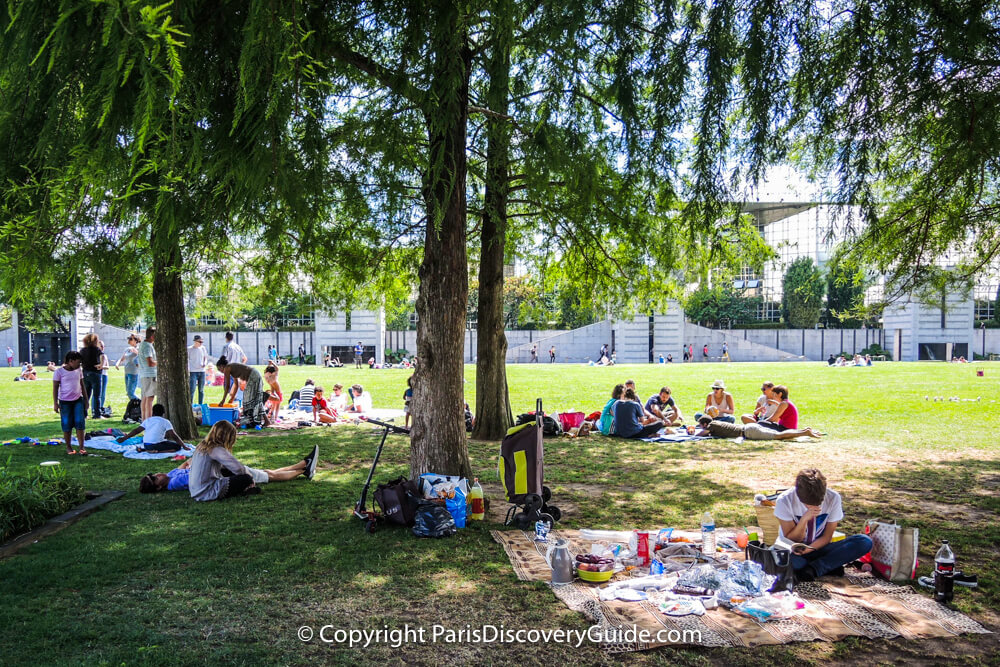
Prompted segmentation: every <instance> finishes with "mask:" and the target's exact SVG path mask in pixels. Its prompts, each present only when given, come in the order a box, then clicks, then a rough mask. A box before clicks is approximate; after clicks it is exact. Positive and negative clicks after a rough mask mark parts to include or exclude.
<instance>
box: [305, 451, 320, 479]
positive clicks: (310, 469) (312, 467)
mask: <svg viewBox="0 0 1000 667" xmlns="http://www.w3.org/2000/svg"><path fill="white" fill-rule="evenodd" d="M318 462H319V445H316V446H315V447H313V450H312V453H311V454H309V458H308V461H307V463H306V479H312V478H313V477H314V476H315V475H316V464H317V463H318Z"/></svg>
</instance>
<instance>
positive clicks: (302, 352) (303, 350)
mask: <svg viewBox="0 0 1000 667" xmlns="http://www.w3.org/2000/svg"><path fill="white" fill-rule="evenodd" d="M304 363H306V348H304V347H302V343H299V366H301V365H303V364H304Z"/></svg>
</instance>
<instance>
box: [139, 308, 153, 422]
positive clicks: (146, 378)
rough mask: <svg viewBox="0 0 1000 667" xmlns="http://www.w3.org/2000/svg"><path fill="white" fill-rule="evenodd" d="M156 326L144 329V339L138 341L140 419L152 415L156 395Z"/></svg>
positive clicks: (145, 418) (144, 419)
mask: <svg viewBox="0 0 1000 667" xmlns="http://www.w3.org/2000/svg"><path fill="white" fill-rule="evenodd" d="M155 338H156V327H149V328H147V329H146V339H145V340H144V341H142V342H141V343H139V389H140V390H141V391H142V403H141V410H142V420H143V421H146V420H147V419H149V418H150V417H152V416H153V397H155V396H156V348H155V347H153V341H154V340H155Z"/></svg>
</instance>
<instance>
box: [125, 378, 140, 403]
mask: <svg viewBox="0 0 1000 667" xmlns="http://www.w3.org/2000/svg"><path fill="white" fill-rule="evenodd" d="M138 386H139V375H138V374H137V373H126V374H125V393H126V394H128V397H129V398H130V399H136V398H139V397H138V396H137V395H136V393H135V390H136V388H137V387H138Z"/></svg>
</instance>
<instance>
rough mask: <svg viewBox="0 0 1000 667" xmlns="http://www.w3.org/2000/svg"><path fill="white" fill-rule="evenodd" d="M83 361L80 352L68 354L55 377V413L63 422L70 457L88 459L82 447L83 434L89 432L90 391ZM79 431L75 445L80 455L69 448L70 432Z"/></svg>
mask: <svg viewBox="0 0 1000 667" xmlns="http://www.w3.org/2000/svg"><path fill="white" fill-rule="evenodd" d="M82 361H83V357H82V356H81V355H80V353H79V352H76V351H75V350H74V351H71V352H67V353H66V360H65V363H63V365H62V366H60V367H59V368H57V369H56V370H55V371H53V373H52V409H53V410H55V411H56V412H57V413H58V414H59V417H60V420H61V421H62V431H63V439H64V440H65V441H66V453H67V454H81V455H83V456H86V455H87V450H86V448H85V447H84V446H83V440H84V432H85V431H86V430H87V388H86V386H84V384H83V370H82V369H81V368H80V364H81V363H82ZM74 428H75V429H76V441H77V443H78V444H79V445H80V448H79V451H73V446H72V445H71V444H70V437H71V433H70V432H71V431H72V430H73V429H74Z"/></svg>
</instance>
